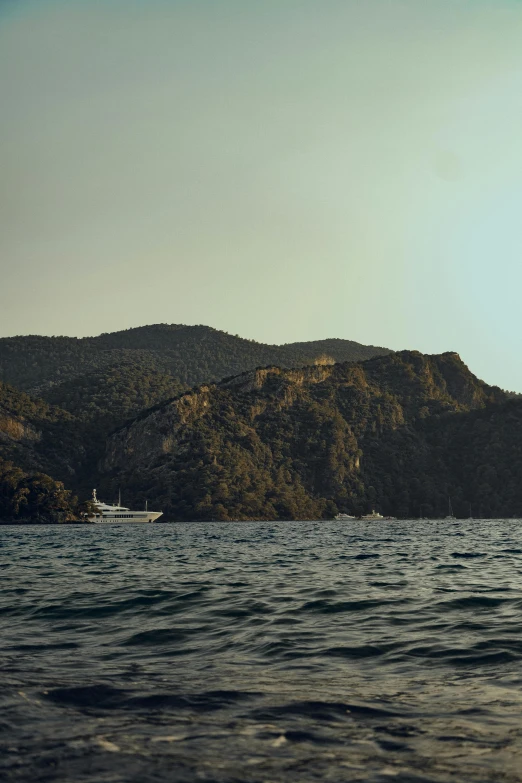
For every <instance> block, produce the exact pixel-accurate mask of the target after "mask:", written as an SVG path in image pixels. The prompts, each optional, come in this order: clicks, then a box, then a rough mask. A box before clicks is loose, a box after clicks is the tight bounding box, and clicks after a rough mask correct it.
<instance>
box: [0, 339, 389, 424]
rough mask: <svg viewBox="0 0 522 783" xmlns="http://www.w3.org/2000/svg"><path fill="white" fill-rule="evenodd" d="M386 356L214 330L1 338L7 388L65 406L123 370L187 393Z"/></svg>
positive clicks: (333, 344) (367, 349)
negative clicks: (79, 391) (267, 373)
mask: <svg viewBox="0 0 522 783" xmlns="http://www.w3.org/2000/svg"><path fill="white" fill-rule="evenodd" d="M386 353H389V351H388V350H387V349H386V348H376V347H374V346H365V345H360V344H359V343H356V342H353V341H351V340H320V341H317V342H310V343H290V344H288V345H264V344H262V343H257V342H255V341H253V340H245V339H242V338H240V337H237V336H236V337H234V336H232V335H229V334H227V333H226V332H221V331H219V330H217V329H212V328H211V327H209V326H183V325H175V324H173V325H168V324H157V325H154V326H143V327H139V328H136V329H128V330H126V331H121V332H114V333H112V334H102V335H100V336H99V337H85V338H81V339H79V338H75V337H39V336H28V337H4V338H1V339H0V380H3V381H4V382H6V383H10V384H12V385H13V386H17V387H18V388H20V389H22V390H23V391H26V392H30V393H31V394H34V395H36V396H40V397H44V398H45V399H49V401H51V400H52V401H53V402H54V403H55V404H58V405H62V404H64V403H65V402H66V401H68V404H70V401H71V399H72V397H73V396H74V394H73V393H72V392H71V385H74V383H75V382H77V385H78V387H81V386H82V385H84V384H85V383H87V385H90V384H91V383H92V382H93V381H92V379H93V377H94V376H96V375H97V376H98V377H100V378H102V377H103V376H104V375H105V374H108V373H114V371H116V370H117V369H118V368H120V367H121V366H125V367H126V368H128V370H129V373H130V374H132V372H133V371H134V372H136V373H141V374H142V373H145V374H147V373H149V374H150V373H157V374H160V375H163V376H169V377H171V378H173V379H174V380H175V381H177V382H178V384H181V385H183V386H185V387H187V386H193V385H194V384H199V383H208V382H211V381H217V380H220V379H221V378H224V377H225V376H229V375H237V374H238V373H241V372H244V371H246V370H252V369H255V368H256V367H261V366H263V367H264V366H267V365H277V366H280V367H299V366H302V365H306V364H313V363H314V362H316V361H318V362H323V361H325V362H329V361H330V362H335V361H337V362H339V361H362V360H364V359H369V358H371V357H372V356H377V355H382V354H386ZM84 379H87V380H84ZM62 390H63V393H62ZM74 412H75V413H76V412H78V411H77V410H75V411H74Z"/></svg>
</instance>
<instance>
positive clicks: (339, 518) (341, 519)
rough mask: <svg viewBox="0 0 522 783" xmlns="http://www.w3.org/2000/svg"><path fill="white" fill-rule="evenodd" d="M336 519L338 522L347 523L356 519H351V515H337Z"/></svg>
mask: <svg viewBox="0 0 522 783" xmlns="http://www.w3.org/2000/svg"><path fill="white" fill-rule="evenodd" d="M334 519H336V520H337V522H346V521H348V520H349V519H355V517H351V516H350V514H337V515H336V516H335V517H334Z"/></svg>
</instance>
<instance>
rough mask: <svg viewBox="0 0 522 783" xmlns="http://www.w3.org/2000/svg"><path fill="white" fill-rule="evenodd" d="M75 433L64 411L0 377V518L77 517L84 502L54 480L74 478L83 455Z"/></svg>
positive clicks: (75, 425) (59, 519)
mask: <svg viewBox="0 0 522 783" xmlns="http://www.w3.org/2000/svg"><path fill="white" fill-rule="evenodd" d="M80 435H81V433H80V431H79V429H78V422H77V421H76V420H75V419H74V417H73V416H71V415H70V414H69V413H67V412H66V411H63V410H60V409H59V408H55V407H53V406H51V405H48V404H47V403H46V402H44V401H43V400H35V399H32V398H31V397H29V396H28V395H26V394H24V393H23V392H20V391H18V390H17V389H14V388H12V387H10V386H8V385H7V384H4V383H1V382H0V520H2V521H25V520H29V521H33V522H70V521H73V520H75V519H80V518H82V515H83V511H84V510H85V507H84V506H83V505H82V504H79V503H78V499H77V498H76V497H74V496H73V494H72V492H71V491H70V490H68V489H65V487H64V484H63V482H62V481H57V480H56V479H57V478H58V477H59V478H62V479H64V480H65V481H68V482H69V484H71V483H74V480H75V478H76V477H75V468H76V467H77V466H78V465H79V464H81V462H82V460H83V459H84V456H85V451H84V445H83V442H82V438H81V436H80ZM49 474H51V475H52V477H51V475H49Z"/></svg>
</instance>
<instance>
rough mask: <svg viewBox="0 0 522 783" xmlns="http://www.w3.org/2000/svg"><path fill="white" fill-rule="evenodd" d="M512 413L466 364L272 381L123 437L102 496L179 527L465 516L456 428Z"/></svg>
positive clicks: (226, 385) (215, 395)
mask: <svg viewBox="0 0 522 783" xmlns="http://www.w3.org/2000/svg"><path fill="white" fill-rule="evenodd" d="M506 400H507V396H506V395H505V394H504V393H503V392H502V391H500V390H499V389H497V388H495V387H489V386H487V385H486V384H484V383H483V382H481V381H480V380H478V379H477V378H476V377H475V376H474V375H473V374H472V373H471V372H470V371H469V370H468V368H467V367H466V366H465V365H464V363H463V362H462V361H461V359H460V358H459V356H458V355H457V354H454V353H447V354H443V355H441V356H424V355H422V354H420V353H417V352H402V353H397V354H391V355H388V356H382V357H377V358H373V359H370V360H369V361H366V362H363V363H342V364H335V365H328V364H320V365H317V366H310V367H305V368H302V369H298V370H284V369H281V368H277V367H269V368H266V369H258V370H255V371H251V372H247V373H244V374H242V375H240V376H237V377H233V378H228V379H225V380H224V381H222V382H220V383H218V384H206V385H203V386H200V387H197V388H195V389H192V390H191V391H189V392H187V393H185V394H181V395H180V396H177V397H175V398H173V399H172V400H170V401H168V402H166V403H162V404H160V405H157V406H155V407H154V408H152V409H150V410H148V411H145V412H143V413H142V414H141V415H140V416H139V417H138V418H137V419H136V420H134V421H133V422H132V423H131V424H129V425H127V426H125V427H122V428H121V429H119V430H118V431H117V432H115V433H114V434H113V435H112V436H111V437H110V438H109V439H108V441H107V447H106V453H105V456H104V458H103V460H102V462H101V464H100V471H101V490H102V491H103V492H105V493H107V494H108V495H110V496H112V495H113V494H114V492H115V488H116V486H117V485H121V486H122V488H123V489H124V491H125V494H126V499H127V500H128V501H129V502H133V503H142V502H143V501H144V500H145V498H147V497H148V498H149V499H152V498H153V499H154V504H155V505H157V506H158V507H159V508H162V509H163V511H164V512H165V517H166V518H167V519H169V518H170V519H222V520H227V519H254V518H255V519H257V518H261V519H269V518H272V519H273V518H298V519H299V518H320V517H331V516H332V515H333V514H335V513H336V512H337V511H338V510H343V511H349V512H351V513H362V512H364V511H367V510H369V509H370V508H371V507H373V506H376V507H379V509H380V510H381V511H382V513H387V514H391V513H394V514H400V515H403V516H411V515H414V516H417V515H418V514H419V508H420V507H421V506H425V510H424V511H423V514H426V515H427V514H429V513H431V514H437V513H442V512H443V510H444V509H445V508H446V506H447V497H448V493H453V494H454V496H455V503H456V504H457V505H458V504H462V505H463V504H464V503H465V502H467V500H468V499H467V498H466V497H465V493H466V492H467V491H468V490H467V487H463V486H461V485H460V483H459V482H460V481H461V478H460V477H459V475H456V474H455V473H453V474H451V473H449V472H448V470H447V469H446V462H447V459H448V455H449V454H452V453H453V452H452V448H453V446H452V442H451V438H452V437H454V427H453V424H452V422H454V421H455V420H457V419H458V420H459V421H462V422H464V421H467V420H468V419H467V418H466V417H469V416H472V414H473V413H474V412H475V411H477V412H480V411H487V410H488V409H490V408H495V409H500V408H502V406H504V405H505V404H506ZM452 433H453V434H452ZM461 456H462V457H463V456H464V454H462V455H461ZM487 502H489V500H486V499H485V500H484V505H486V503H487ZM492 502H493V503H494V502H496V501H494V500H492ZM459 510H460V509H459ZM484 510H486V509H484Z"/></svg>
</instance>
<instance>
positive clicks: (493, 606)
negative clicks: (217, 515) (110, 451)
mask: <svg viewBox="0 0 522 783" xmlns="http://www.w3.org/2000/svg"><path fill="white" fill-rule="evenodd" d="M0 569H1V572H2V591H1V592H0V635H1V638H2V645H3V650H4V658H3V659H0V674H1V676H2V682H3V689H2V693H1V694H0V715H1V718H0V777H2V779H5V780H6V781H8V782H10V781H17V782H20V781H25V780H31V781H34V782H35V783H43V781H54V780H56V781H60V780H63V781H69V780H74V781H80V783H81V782H82V781H87V780H89V781H91V780H100V781H102V780H103V781H109V780H115V781H120V780H130V781H141V780H151V781H152V780H154V781H158V783H162V782H163V781H170V780H173V779H175V780H178V781H181V782H183V781H185V780H186V781H202V780H203V781H205V780H207V781H222V783H225V781H230V780H238V781H239V780H241V781H247V782H248V781H253V782H254V781H255V782H256V783H258V782H259V783H260V782H261V781H275V782H276V783H277V782H279V781H285V782H286V781H292V780H295V781H296V782H297V781H308V780H310V781H312V780H325V781H337V780H354V781H375V783H382V781H383V780H388V779H396V780H400V781H405V782H406V781H409V782H411V781H421V780H422V781H434V782H435V781H436V783H447V782H450V781H453V782H454V783H461V782H462V780H463V779H465V780H466V781H469V783H478V782H479V781H480V782H481V783H486V781H487V782H488V783H491V781H497V780H498V781H500V780H502V781H503V783H514V782H515V781H519V780H520V759H521V758H522V729H521V727H520V726H521V724H520V716H521V715H522V682H521V680H520V674H519V672H520V665H521V663H520V661H521V658H522V622H521V617H522V586H521V583H520V573H521V571H522V528H521V526H520V522H518V521H516V520H507V521H494V522H491V521H490V522H486V521H482V522H477V523H474V524H473V525H472V524H471V523H467V522H466V523H463V524H462V526H459V529H455V526H454V525H453V526H449V525H448V524H447V523H444V522H433V523H420V522H404V523H403V522H394V523H393V524H387V525H386V526H384V527H383V528H381V529H380V528H379V527H378V526H376V525H371V526H367V527H364V526H363V525H361V524H360V523H357V524H354V525H353V526H352V527H349V526H348V525H346V524H343V523H337V522H331V523H322V524H321V523H300V524H297V523H266V524H263V523H248V524H244V525H241V526H238V525H218V524H207V525H204V524H202V525H196V524H195V525H156V526H147V527H146V529H140V528H139V527H138V528H134V529H126V528H122V527H120V528H117V529H116V528H113V529H106V530H96V531H94V530H92V529H90V528H89V529H82V528H78V527H71V528H57V527H31V528H28V529H22V528H14V527H10V528H2V529H1V537H0Z"/></svg>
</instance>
